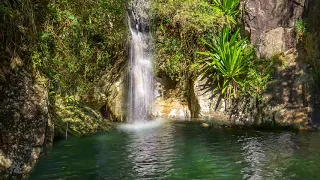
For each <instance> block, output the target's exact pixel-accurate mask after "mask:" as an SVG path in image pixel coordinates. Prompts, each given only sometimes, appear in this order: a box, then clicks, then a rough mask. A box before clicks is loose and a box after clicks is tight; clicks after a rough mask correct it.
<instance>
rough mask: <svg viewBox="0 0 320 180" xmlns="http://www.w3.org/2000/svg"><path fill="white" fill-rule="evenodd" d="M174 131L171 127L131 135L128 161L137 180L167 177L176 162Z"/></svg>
mask: <svg viewBox="0 0 320 180" xmlns="http://www.w3.org/2000/svg"><path fill="white" fill-rule="evenodd" d="M172 131H173V129H172V126H171V127H165V128H164V127H163V128H160V129H154V130H151V131H150V130H149V131H148V130H143V131H136V132H131V133H130V138H131V141H130V143H128V145H127V149H128V152H129V155H128V159H130V160H131V162H132V164H133V167H132V169H133V171H134V172H135V173H134V174H135V175H136V177H137V178H139V179H140V178H143V179H154V178H155V177H159V176H160V175H161V177H165V176H164V174H165V173H167V172H170V170H171V169H172V166H173V160H174V157H173V156H174V148H173V146H174V138H173V133H172Z"/></svg>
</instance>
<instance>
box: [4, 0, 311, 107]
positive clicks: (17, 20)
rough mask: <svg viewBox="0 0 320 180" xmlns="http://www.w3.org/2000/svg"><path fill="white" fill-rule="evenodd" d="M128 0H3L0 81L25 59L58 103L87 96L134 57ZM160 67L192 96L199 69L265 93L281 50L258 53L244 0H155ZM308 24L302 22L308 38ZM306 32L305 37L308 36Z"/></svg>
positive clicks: (247, 91) (179, 90)
mask: <svg viewBox="0 0 320 180" xmlns="http://www.w3.org/2000/svg"><path fill="white" fill-rule="evenodd" d="M127 4H128V2H127V1H126V0H98V1H77V0H53V1H51V0H43V1H39V0H21V1H9V0H4V1H2V2H1V3H0V16H1V24H0V28H1V30H2V31H1V32H0V33H1V34H0V41H1V47H0V48H1V49H0V50H1V52H2V53H1V62H2V63H4V64H6V65H7V66H2V69H1V73H0V81H1V83H5V74H8V73H10V72H9V70H8V68H6V67H9V66H10V67H11V68H12V69H17V68H19V67H21V66H24V67H26V68H27V69H28V71H30V72H32V74H33V76H34V77H41V78H44V79H46V81H47V84H48V86H49V95H50V101H51V104H52V105H53V106H55V103H56V102H60V101H61V99H63V101H65V102H66V103H67V104H68V103H71V104H73V103H78V104H79V103H81V102H82V101H83V99H84V98H85V97H86V95H90V94H93V91H94V87H95V86H96V84H98V83H99V80H100V78H101V76H102V75H104V74H108V73H110V74H112V73H118V71H117V69H118V68H117V67H120V66H125V65H126V62H127V59H128V54H129V53H128V51H127V47H128V41H129V36H128V34H129V32H128V26H127V17H126V16H127V13H126V11H127ZM151 12H152V21H151V22H152V28H153V29H152V30H153V31H152V32H153V35H154V38H155V57H154V58H155V64H154V66H155V68H154V69H155V74H156V75H157V76H158V77H160V78H164V79H167V80H168V82H169V84H170V87H171V88H172V91H173V92H172V94H170V95H167V96H171V95H173V96H176V97H180V98H181V99H182V100H185V99H188V98H189V97H190V95H191V93H192V92H190V90H189V89H190V87H191V86H192V85H193V83H194V81H195V80H196V78H197V77H198V76H199V75H202V76H203V77H205V78H206V81H207V83H208V84H210V87H208V88H212V89H211V90H213V91H215V92H216V93H217V95H221V97H223V98H225V99H230V100H232V99H237V98H241V97H254V98H257V99H258V100H262V98H261V95H262V94H263V92H264V91H265V89H266V86H267V83H268V81H270V79H271V74H272V72H273V70H274V66H275V65H276V63H278V62H279V61H278V58H272V59H271V60H270V59H260V58H258V57H257V56H256V53H255V49H254V48H253V47H252V45H251V44H250V43H249V41H248V38H247V37H246V36H245V33H244V32H243V29H244V28H243V23H242V19H241V13H242V12H241V8H240V0H224V1H222V0H179V1H178V0H155V1H154V2H153V4H152V8H151ZM305 26H306V25H305V24H304V22H303V21H302V20H301V21H299V22H298V23H297V31H298V33H297V40H298V41H302V39H303V37H304V34H305V31H306V29H305ZM307 40H308V38H306V40H304V41H307Z"/></svg>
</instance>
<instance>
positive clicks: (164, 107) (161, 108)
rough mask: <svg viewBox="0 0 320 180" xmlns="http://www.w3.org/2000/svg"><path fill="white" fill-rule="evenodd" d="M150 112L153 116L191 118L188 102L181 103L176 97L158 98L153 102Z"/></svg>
mask: <svg viewBox="0 0 320 180" xmlns="http://www.w3.org/2000/svg"><path fill="white" fill-rule="evenodd" d="M150 114H151V116H152V117H153V118H164V119H177V120H187V119H190V118H191V112H190V110H189V107H188V104H187V103H183V102H181V101H180V100H178V99H176V98H169V99H162V98H158V99H157V100H156V101H155V102H154V103H153V108H152V110H151V113H150Z"/></svg>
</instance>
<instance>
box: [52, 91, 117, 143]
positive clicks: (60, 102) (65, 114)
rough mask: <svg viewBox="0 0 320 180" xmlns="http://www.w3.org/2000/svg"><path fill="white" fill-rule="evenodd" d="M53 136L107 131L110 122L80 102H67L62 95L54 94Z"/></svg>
mask: <svg viewBox="0 0 320 180" xmlns="http://www.w3.org/2000/svg"><path fill="white" fill-rule="evenodd" d="M53 121H54V126H55V136H58V137H64V136H65V134H66V131H67V132H68V133H67V134H68V136H70V135H71V136H85V135H90V134H94V133H97V132H99V131H107V130H109V129H110V128H111V126H112V125H111V122H109V121H107V120H105V119H104V118H103V117H102V116H101V114H100V113H99V112H97V111H95V110H93V109H91V108H89V107H88V106H86V105H85V104H82V103H80V102H67V101H66V100H65V99H64V98H63V97H60V96H56V97H55V104H54V108H53Z"/></svg>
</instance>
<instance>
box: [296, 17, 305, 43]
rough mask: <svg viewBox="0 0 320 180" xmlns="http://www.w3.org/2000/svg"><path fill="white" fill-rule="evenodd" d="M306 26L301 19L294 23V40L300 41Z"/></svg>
mask: <svg viewBox="0 0 320 180" xmlns="http://www.w3.org/2000/svg"><path fill="white" fill-rule="evenodd" d="M306 26H307V23H306V22H305V21H304V20H303V19H302V18H299V19H298V20H297V22H296V40H297V41H301V40H302V38H303V36H304V35H305V33H306Z"/></svg>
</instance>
